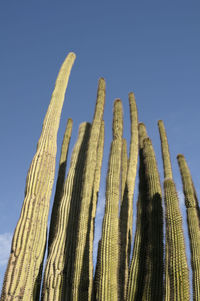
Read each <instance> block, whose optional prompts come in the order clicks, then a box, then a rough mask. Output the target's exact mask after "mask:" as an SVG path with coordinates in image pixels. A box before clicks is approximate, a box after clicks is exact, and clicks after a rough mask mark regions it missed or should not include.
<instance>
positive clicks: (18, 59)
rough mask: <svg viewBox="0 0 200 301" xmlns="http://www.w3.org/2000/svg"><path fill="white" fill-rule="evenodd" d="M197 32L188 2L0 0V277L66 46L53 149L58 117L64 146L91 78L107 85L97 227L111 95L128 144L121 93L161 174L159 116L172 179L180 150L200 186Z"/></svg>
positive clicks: (199, 13)
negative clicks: (66, 76)
mask: <svg viewBox="0 0 200 301" xmlns="http://www.w3.org/2000/svg"><path fill="white" fill-rule="evenodd" d="M70 2H71V3H70ZM199 37H200V2H199V1H197V0H196V1H183V0H177V1H172V0H168V1H153V0H152V1H116V0H115V1H113V0H111V1H94V0H93V1H73V4H72V1H49V0H48V1H32V3H30V1H12V2H11V1H1V2H0V41H1V47H0V50H1V56H0V66H1V67H0V82H1V118H0V128H1V145H2V147H1V168H0V173H1V175H0V177H1V199H0V273H1V274H3V271H4V270H5V266H6V264H5V263H6V254H8V253H9V250H7V246H9V241H10V237H11V235H12V233H13V231H14V228H15V226H16V223H17V220H18V218H19V214H20V210H21V206H22V202H23V198H24V188H25V179H26V174H27V170H28V168H29V165H30V162H31V160H32V157H33V155H34V153H35V150H36V145H37V140H38V138H39V135H40V132H41V127H42V121H43V118H44V116H45V113H46V110H47V107H48V104H49V101H50V98H51V93H52V91H53V88H54V83H55V80H56V77H57V73H58V70H59V68H60V66H61V64H62V61H63V60H64V58H65V56H66V55H67V53H68V52H69V51H74V52H75V53H76V55H77V59H76V61H75V64H74V67H73V70H72V74H71V77H70V81H69V86H68V89H67V94H66V101H65V104H64V107H63V113H62V118H61V124H60V130H59V133H58V156H59V151H60V144H61V141H62V136H63V133H64V129H65V124H66V121H67V118H69V117H71V118H72V119H73V121H74V127H73V137H72V140H71V146H70V149H72V147H73V144H74V142H75V139H76V136H77V130H78V126H79V124H80V122H82V121H91V120H92V117H93V112H94V106H95V100H96V88H97V82H98V78H99V77H101V76H103V77H104V78H105V80H106V85H107V96H106V106H105V114H104V119H105V124H106V145H105V154H104V162H103V172H102V182H101V193H100V196H101V198H100V202H101V205H100V211H99V212H100V213H98V221H99V222H98V225H97V226H98V227H97V228H98V229H101V224H100V220H101V219H100V216H101V214H102V212H103V199H104V186H105V185H104V184H105V176H106V165H107V160H108V152H109V144H110V142H111V123H112V105H113V100H114V99H115V98H118V97H119V98H121V99H122V101H123V104H124V118H125V122H124V123H125V124H124V136H125V138H127V139H128V141H129V138H130V135H129V127H130V122H129V111H128V93H129V92H130V91H134V93H135V96H136V101H137V106H138V114H139V120H140V121H143V122H144V123H145V124H146V126H147V130H148V133H149V135H150V137H151V138H152V140H153V144H154V146H155V150H156V156H157V159H158V164H159V168H160V173H161V179H162V178H163V175H162V174H163V172H162V162H161V153H160V142H159V134H158V130H157V121H158V120H159V119H163V120H164V123H165V126H166V129H167V134H168V140H169V144H170V151H171V155H172V163H173V170H174V177H175V181H176V183H177V189H178V191H181V182H180V176H179V172H178V167H177V162H176V155H177V154H178V153H183V154H184V155H185V157H186V159H187V161H188V163H189V166H190V169H191V172H192V175H193V179H194V183H195V186H196V189H197V192H198V193H200V189H199V170H198V169H199V149H200V139H199V129H200V126H199V112H200V102H199V95H200V91H199V90H200V89H199V87H200V84H199V80H200V39H199ZM136 197H137V195H136V196H135V198H136ZM98 229H97V233H98V235H99V232H100V230H98ZM96 242H97V239H96ZM8 248H9V247H8ZM2 278H3V276H2V275H1V276H0V284H1V282H2Z"/></svg>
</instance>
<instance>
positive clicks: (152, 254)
mask: <svg viewBox="0 0 200 301" xmlns="http://www.w3.org/2000/svg"><path fill="white" fill-rule="evenodd" d="M143 156H144V170H145V180H146V185H147V200H148V205H147V222H148V234H147V235H148V243H147V250H146V268H145V273H146V275H145V281H144V291H143V297H142V299H141V300H145V301H146V300H148V301H150V300H157V301H159V300H162V298H163V212H162V193H161V186H160V177H159V173H158V169H157V163H156V158H155V153H154V150H153V146H152V143H151V140H150V139H149V138H145V139H144V140H143Z"/></svg>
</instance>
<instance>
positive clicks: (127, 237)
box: [119, 92, 138, 300]
mask: <svg viewBox="0 0 200 301" xmlns="http://www.w3.org/2000/svg"><path fill="white" fill-rule="evenodd" d="M129 107H130V119H131V141H130V151H129V159H128V167H127V177H126V181H125V188H124V193H123V199H122V204H121V210H120V254H121V260H120V269H119V278H120V295H121V296H120V297H121V300H125V299H126V295H127V284H128V270H129V261H130V250H131V242H132V227H133V193H134V187H135V178H136V171H137V160H138V116H137V106H136V102H135V96H134V94H133V93H132V92H131V93H129ZM125 164H126V163H125ZM124 168H125V167H124V166H123V169H124Z"/></svg>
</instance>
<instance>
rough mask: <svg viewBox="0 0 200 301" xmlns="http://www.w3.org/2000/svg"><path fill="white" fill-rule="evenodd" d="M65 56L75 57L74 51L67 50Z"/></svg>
mask: <svg viewBox="0 0 200 301" xmlns="http://www.w3.org/2000/svg"><path fill="white" fill-rule="evenodd" d="M67 56H70V57H71V58H74V59H75V58H76V54H75V53H74V52H72V51H71V52H69V53H68V55H67Z"/></svg>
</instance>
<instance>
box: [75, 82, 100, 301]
mask: <svg viewBox="0 0 200 301" xmlns="http://www.w3.org/2000/svg"><path fill="white" fill-rule="evenodd" d="M104 103H105V81H104V79H103V78H100V80H99V86H98V92H97V103H96V109H95V114H94V119H93V123H92V127H91V133H90V139H89V145H88V151H87V157H86V166H85V170H84V175H83V176H84V179H83V189H82V200H81V206H80V217H79V221H78V237H77V246H76V250H75V262H74V268H73V279H72V293H71V300H72V301H78V300H83V301H84V300H88V292H89V283H88V270H87V268H86V269H85V268H84V253H85V248H86V245H87V231H88V227H89V225H90V217H91V214H90V210H91V200H92V191H93V184H94V175H95V169H96V160H97V148H98V141H99V135H100V128H101V123H102V118H103V111H104ZM87 261H89V252H88V258H87ZM85 280H86V281H85Z"/></svg>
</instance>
